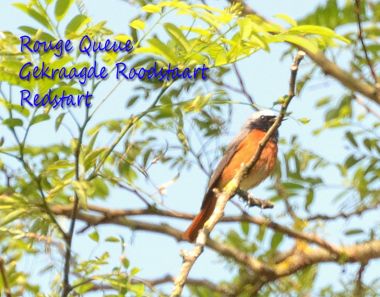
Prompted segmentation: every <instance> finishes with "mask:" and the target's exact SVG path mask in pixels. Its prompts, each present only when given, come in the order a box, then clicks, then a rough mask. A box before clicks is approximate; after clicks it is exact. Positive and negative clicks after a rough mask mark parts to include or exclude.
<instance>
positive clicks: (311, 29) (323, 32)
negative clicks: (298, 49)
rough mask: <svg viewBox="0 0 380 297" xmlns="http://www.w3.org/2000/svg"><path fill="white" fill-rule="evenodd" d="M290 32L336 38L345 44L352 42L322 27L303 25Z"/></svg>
mask: <svg viewBox="0 0 380 297" xmlns="http://www.w3.org/2000/svg"><path fill="white" fill-rule="evenodd" d="M289 32H296V33H298V32H299V33H305V34H316V35H320V36H326V37H330V38H336V39H339V40H341V41H343V42H345V43H350V41H349V40H348V39H347V38H345V37H343V36H340V35H339V34H336V33H335V32H334V31H333V30H331V29H329V28H326V27H321V26H314V25H301V26H296V27H293V28H291V29H290V30H289Z"/></svg>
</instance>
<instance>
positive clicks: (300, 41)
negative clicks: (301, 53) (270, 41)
mask: <svg viewBox="0 0 380 297" xmlns="http://www.w3.org/2000/svg"><path fill="white" fill-rule="evenodd" d="M279 38H280V39H282V40H283V41H287V42H289V43H292V44H295V45H299V46H301V47H303V48H305V49H307V50H309V51H310V52H312V53H316V52H318V50H319V49H318V46H316V45H315V44H314V43H313V42H311V41H310V40H308V39H306V38H304V37H301V36H297V35H292V34H281V35H279Z"/></svg>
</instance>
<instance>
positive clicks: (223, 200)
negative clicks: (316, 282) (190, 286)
mask: <svg viewBox="0 0 380 297" xmlns="http://www.w3.org/2000/svg"><path fill="white" fill-rule="evenodd" d="M304 56H305V53H304V52H303V51H299V52H298V53H297V55H296V57H295V58H294V62H293V64H292V66H291V68H290V69H291V74H290V83H289V92H288V96H287V97H286V98H285V99H284V101H283V103H282V107H281V111H280V114H279V116H278V117H277V118H276V121H275V122H274V123H273V125H272V127H271V128H270V129H269V130H268V131H267V133H266V134H265V136H264V138H263V139H262V140H261V141H260V143H259V146H258V149H257V150H256V153H255V154H254V156H253V157H252V158H251V160H250V161H249V162H248V163H247V164H243V166H242V167H241V169H240V170H239V171H238V172H237V173H236V175H235V176H234V178H233V179H232V181H230V182H229V183H228V184H227V186H225V187H224V189H223V192H222V193H217V194H218V199H217V203H216V207H215V210H214V212H213V213H212V215H211V217H210V218H209V219H208V221H207V222H206V224H205V226H204V227H203V229H201V230H200V232H199V234H198V236H197V239H196V245H195V247H194V249H193V250H192V251H191V252H185V251H184V252H182V256H183V263H182V268H181V271H180V273H179V275H178V277H177V278H176V281H175V284H174V287H173V290H172V293H171V295H170V296H171V297H179V296H181V294H182V290H183V287H184V286H185V283H186V280H187V277H188V275H189V273H190V270H191V268H192V267H193V265H194V263H195V262H196V260H197V259H198V257H199V256H200V255H201V254H202V252H203V248H204V246H205V244H206V242H207V238H208V236H209V234H210V232H211V231H212V229H213V228H214V227H215V225H216V224H217V223H218V221H219V220H220V219H221V218H222V217H223V212H224V208H225V206H226V204H227V202H228V200H229V199H230V198H231V197H232V196H233V195H234V194H235V193H236V191H237V190H238V189H239V185H240V182H241V180H242V179H243V178H244V177H245V176H246V175H247V173H248V172H249V170H250V169H251V168H253V167H254V166H255V164H256V163H257V161H258V160H259V158H260V155H261V153H262V151H263V150H264V148H265V145H266V144H267V142H268V141H269V140H270V138H271V137H272V136H273V135H274V133H275V132H276V131H277V129H278V128H279V127H280V125H281V122H282V120H283V118H284V117H285V114H286V110H287V108H288V106H289V104H290V101H291V100H292V99H293V97H294V96H295V84H296V77H297V72H298V66H299V64H300V62H301V61H302V59H303V57H304ZM251 260H252V259H251ZM252 266H253V267H254V268H255V270H262V271H265V273H266V274H267V275H269V276H271V275H272V274H273V271H272V270H271V269H267V267H266V266H263V265H262V263H261V262H259V261H254V262H253V263H252Z"/></svg>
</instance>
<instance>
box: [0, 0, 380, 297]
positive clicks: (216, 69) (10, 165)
mask: <svg viewBox="0 0 380 297" xmlns="http://www.w3.org/2000/svg"><path fill="white" fill-rule="evenodd" d="M74 2H76V5H74ZM135 2H136V3H135V5H136V6H137V7H138V11H139V12H140V14H139V15H136V16H133V19H132V20H131V21H130V23H129V27H128V32H113V30H111V28H109V27H108V26H107V24H106V22H105V21H101V22H98V23H95V22H94V20H92V19H91V18H90V16H88V15H87V13H86V9H85V6H84V4H83V2H82V1H63V0H45V1H44V3H42V1H40V0H30V1H26V3H24V2H22V3H15V4H14V6H15V7H16V8H18V9H19V10H21V11H22V12H24V13H25V14H26V15H28V16H29V17H30V20H31V21H33V22H31V23H30V24H29V22H28V24H27V25H22V26H20V27H19V29H20V30H21V31H22V32H25V33H26V34H28V35H30V36H31V38H32V40H33V41H36V40H41V41H46V42H50V41H52V42H53V43H54V42H56V41H58V40H59V39H61V38H62V37H63V36H64V38H66V39H72V40H73V41H74V42H78V40H79V39H80V38H81V37H82V36H83V35H88V36H91V37H92V38H93V39H94V40H99V41H101V40H104V39H107V38H108V39H111V40H117V41H121V42H127V40H129V39H131V40H133V42H134V45H135V46H134V51H133V53H132V54H128V55H127V54H120V53H118V54H116V53H100V54H99V55H96V56H95V57H92V58H84V59H78V57H79V54H78V52H75V53H72V55H68V54H65V55H63V56H62V57H60V58H57V57H56V56H54V54H53V53H51V52H50V53H43V52H39V53H35V54H31V53H29V52H20V50H19V39H18V37H17V36H16V34H15V33H12V32H8V31H4V32H0V91H1V92H0V104H1V109H0V116H1V117H0V120H1V124H0V125H1V134H0V137H1V139H0V156H1V158H0V172H1V174H2V177H1V179H0V180H1V181H2V183H1V184H0V249H1V255H0V265H1V266H2V267H0V268H3V270H5V271H6V280H7V285H6V284H5V282H4V276H3V278H0V289H2V290H5V289H7V287H9V288H10V289H11V291H12V296H26V295H27V294H28V295H30V296H59V295H61V293H62V291H64V289H65V284H64V280H63V279H64V277H65V275H64V272H62V271H63V269H62V267H61V264H59V265H57V263H62V262H66V264H67V263H68V265H69V268H70V280H71V283H70V286H69V287H68V286H66V287H67V288H69V289H70V292H71V293H72V294H73V296H74V294H76V295H78V296H85V295H88V294H92V292H93V291H107V292H108V291H110V292H112V293H110V294H109V295H106V296H150V295H154V296H158V295H160V294H161V293H160V292H159V291H158V289H156V288H155V284H151V283H149V282H145V281H144V280H141V278H140V272H139V269H138V268H136V267H133V259H129V255H128V253H127V252H126V250H125V247H126V243H125V239H124V237H123V236H120V237H119V236H117V235H115V234H113V235H111V236H105V233H102V231H103V230H101V229H100V228H99V229H98V228H97V227H94V228H93V227H91V226H92V225H98V224H99V225H100V224H102V223H103V222H109V220H111V221H112V222H114V223H115V222H116V223H117V224H119V225H123V226H127V227H129V228H131V229H135V230H139V226H138V224H137V223H136V222H134V221H133V220H130V219H129V217H128V216H123V215H120V214H113V216H111V217H108V216H107V213H106V212H105V211H104V209H102V208H101V207H100V206H96V205H97V203H98V202H105V203H108V202H109V201H110V199H111V196H112V191H114V190H115V189H118V190H120V189H121V190H125V191H127V192H128V193H132V194H134V195H136V196H137V197H138V198H139V199H141V201H143V203H144V204H145V206H146V204H148V210H149V211H151V212H152V213H154V211H157V210H159V209H161V204H160V201H159V200H160V199H157V196H159V197H160V198H161V197H162V196H164V194H165V192H166V189H167V187H169V186H170V185H171V184H173V183H175V182H176V181H177V180H178V179H179V178H180V176H179V174H178V172H181V171H182V170H185V169H193V168H194V167H199V168H200V169H201V170H203V171H204V172H205V173H206V174H209V173H210V170H211V169H212V168H214V165H215V160H217V158H218V157H219V155H220V153H221V152H222V149H223V148H221V146H220V144H219V142H218V141H219V140H220V138H221V137H222V135H223V134H224V133H225V132H226V130H227V127H228V126H229V124H230V123H231V119H232V116H233V111H234V109H235V106H236V103H241V102H237V101H236V100H232V99H231V98H232V96H231V93H230V89H231V88H230V89H229V88H228V87H229V86H230V84H229V83H225V81H226V80H227V81H228V79H229V77H230V76H231V75H233V73H234V72H233V71H232V70H233V69H234V68H233V67H234V65H235V64H236V63H237V62H238V61H241V60H243V59H247V58H249V57H250V56H252V55H254V54H256V53H257V52H259V51H267V52H269V51H270V49H271V48H272V47H273V45H274V44H279V43H280V44H289V43H290V44H292V45H293V46H302V47H303V48H305V49H307V50H309V51H310V52H312V53H317V52H318V51H325V52H326V53H328V54H329V55H331V57H332V59H335V58H336V60H338V59H337V58H338V57H340V55H343V54H344V55H349V56H350V57H351V58H352V59H347V60H348V61H349V62H348V65H347V67H346V69H347V71H349V72H350V73H352V75H353V76H354V77H355V78H357V79H359V80H363V81H366V82H368V83H371V84H373V81H371V80H372V79H371V76H370V75H369V74H368V72H369V70H368V65H367V59H366V57H365V52H364V51H363V50H362V49H361V48H360V46H359V45H358V44H359V40H358V35H357V29H356V22H357V18H356V17H355V14H354V13H353V12H354V10H355V7H354V6H353V4H352V3H351V2H347V3H344V4H343V5H340V4H339V3H338V2H337V1H335V0H328V1H327V2H326V3H325V4H323V5H320V6H319V7H317V8H316V9H315V10H314V11H313V12H312V13H310V14H309V15H308V16H306V17H305V18H303V19H300V20H295V19H293V18H292V17H290V16H287V15H284V14H279V15H277V16H276V18H277V20H278V22H279V23H275V22H269V21H266V20H264V19H263V18H262V17H260V16H258V15H255V14H244V13H243V12H242V8H243V7H242V6H241V5H238V4H234V5H231V6H229V7H227V8H225V9H221V8H216V7H211V6H208V5H206V4H199V3H198V4H193V3H188V1H159V2H157V3H154V2H151V1H135ZM363 3H364V5H363V7H362V8H361V15H362V22H366V26H364V31H363V34H364V36H365V42H366V44H367V51H368V53H367V55H369V58H370V59H371V60H372V61H373V63H374V65H376V64H378V62H379V54H378V52H379V51H378V49H379V46H378V41H379V34H380V31H379V30H378V28H377V26H376V25H377V23H378V18H379V13H378V12H379V11H380V9H379V3H377V2H368V3H367V2H363ZM173 16H175V17H177V18H180V19H181V22H178V23H177V22H173V21H172V19H171V18H172V17H173ZM283 22H285V23H286V26H281V25H280V23H283ZM336 32H339V33H341V34H337V33H336ZM293 46H289V50H288V51H286V52H285V55H289V54H290V53H292V50H293ZM92 59H96V61H98V62H99V63H101V64H102V65H107V66H109V67H111V68H112V66H113V65H114V64H115V63H116V62H120V61H123V62H128V64H129V65H130V66H131V67H136V68H138V67H146V68H148V67H150V66H152V65H153V63H154V62H157V63H158V64H159V65H160V66H165V65H168V64H169V63H170V64H172V65H177V66H178V67H180V68H184V67H195V66H197V65H203V64H204V65H207V67H209V68H211V71H212V80H210V81H208V82H207V83H204V82H202V81H196V82H189V81H186V80H183V81H180V80H177V81H174V82H160V81H158V80H156V81H155V80H144V81H141V82H139V84H135V85H134V89H133V92H131V93H130V94H129V95H127V96H126V98H124V99H125V106H126V108H127V109H128V112H129V111H131V112H130V113H128V115H126V116H125V118H121V119H119V118H113V117H112V116H111V115H110V116H108V117H107V118H106V119H102V120H99V121H98V122H95V120H94V118H96V117H95V116H96V115H97V113H98V112H99V110H100V108H101V106H102V104H104V102H105V101H107V100H108V99H109V98H111V97H112V93H113V90H112V91H111V92H110V93H109V94H108V95H107V96H105V97H104V99H103V100H95V101H94V102H93V103H94V105H95V106H94V107H93V108H91V109H85V110H84V111H83V117H81V118H80V119H79V116H78V115H75V114H73V112H71V111H67V110H60V111H58V110H55V111H54V110H53V109H52V108H51V106H48V107H45V108H35V109H29V108H26V107H22V106H20V105H19V104H18V103H17V102H15V101H14V100H12V98H13V96H12V94H13V93H16V92H17V91H18V89H19V88H24V89H28V90H30V91H35V92H38V93H41V94H44V93H46V92H47V91H48V90H49V89H51V90H52V94H53V95H54V94H59V93H62V91H67V92H70V93H73V94H81V93H83V92H84V91H85V90H91V92H93V93H96V92H98V91H99V89H100V88H101V85H102V83H96V82H95V81H93V82H90V83H88V84H87V85H86V86H84V87H82V86H81V85H80V84H79V83H78V82H77V81H68V80H59V79H56V80H36V79H31V80H30V81H28V82H26V81H24V80H20V79H19V70H20V67H21V66H22V65H23V64H24V63H26V62H32V63H33V64H34V65H39V66H41V65H42V63H45V64H46V65H48V66H50V67H52V68H54V67H62V66H66V67H83V66H86V65H89V64H90V63H91V62H92ZM338 62H340V61H338ZM363 69H364V70H363ZM365 69H366V70H365ZM113 71H114V70H113ZM305 73H306V75H305V76H304V77H303V78H302V79H301V82H300V84H299V86H300V90H299V91H302V89H303V88H305V87H307V86H308V85H309V84H312V83H313V82H314V81H316V80H317V79H320V76H321V73H320V72H319V71H318V69H317V68H316V67H315V66H311V67H310V69H308V71H305ZM118 86H119V85H117V86H116V88H117V87H118ZM8 90H9V92H8ZM242 93H244V91H242ZM357 96H358V95H357V94H355V93H354V92H353V91H352V90H349V89H343V90H341V94H340V96H339V98H336V97H334V96H333V95H332V94H327V96H324V97H323V98H320V100H318V102H316V103H315V110H317V111H318V112H321V114H324V119H323V120H322V121H321V125H320V127H318V128H316V129H315V130H314V131H312V132H313V133H312V134H313V139H316V141H317V139H318V137H321V136H323V135H324V133H329V132H331V131H337V132H338V133H340V134H339V135H341V137H342V142H344V144H345V146H346V148H345V149H346V150H345V151H346V155H344V156H342V160H331V159H329V158H328V156H327V157H326V156H323V155H319V154H317V153H316V152H314V151H313V150H311V149H310V148H306V147H304V143H302V141H301V140H300V139H299V138H298V137H297V135H294V136H293V137H291V138H290V139H289V140H285V139H282V140H281V146H282V148H283V149H281V155H280V158H279V165H278V166H277V170H276V172H275V174H274V178H273V182H272V183H271V185H270V186H269V187H268V196H269V198H270V199H271V201H273V202H276V203H277V205H278V206H276V207H279V208H280V209H282V210H283V213H282V214H279V216H278V217H276V219H277V221H281V224H283V225H284V226H286V227H288V228H290V229H291V230H293V231H294V232H301V233H302V232H306V233H314V232H321V233H322V232H323V230H325V228H327V227H328V224H329V221H330V220H332V221H335V220H336V219H341V218H344V217H350V216H351V215H350V213H351V214H355V213H356V214H360V213H362V212H365V211H367V210H372V209H374V208H376V207H377V206H378V205H379V195H380V192H379V176H380V166H379V165H380V163H379V162H380V143H379V137H378V132H377V130H378V127H379V122H378V121H376V120H374V119H373V118H371V117H370V111H371V108H372V106H370V108H368V107H367V108H366V109H364V110H360V107H359V106H358V104H357V103H355V102H358V101H357V100H356V99H357ZM280 100H281V99H280ZM280 100H279V101H280ZM355 100H356V101H355ZM272 101H273V105H274V106H275V105H276V104H278V103H279V101H277V102H276V101H275V100H272ZM360 102H361V101H360ZM251 103H252V102H249V105H251ZM375 108H376V107H375ZM298 121H299V122H300V123H302V124H303V125H308V124H309V123H310V119H309V115H307V114H305V115H304V117H302V118H300V119H298ZM45 124H48V125H51V126H54V127H55V131H56V132H57V133H63V131H66V132H67V131H68V132H69V134H68V135H69V137H66V138H65V141H63V142H62V143H59V142H55V141H50V140H49V141H46V143H43V144H41V145H33V144H32V142H31V141H30V138H31V137H32V136H30V134H31V133H32V132H31V131H35V130H38V131H40V132H41V133H44V125H45ZM72 127H75V130H74V129H72ZM65 129H66V130H65ZM105 139H110V141H108V142H107V141H105ZM207 156H212V159H208V158H207ZM157 166H162V168H165V170H167V171H168V172H170V174H171V176H173V178H172V179H171V180H170V181H169V182H167V183H166V184H164V185H160V186H159V185H155V184H154V182H153V179H152V176H153V175H157V171H155V170H156V168H157ZM326 172H327V173H329V176H331V172H334V175H335V176H336V177H337V178H336V180H334V181H330V180H329V179H328V178H326V177H325V176H326ZM332 183H334V184H332ZM335 183H336V184H335ZM152 184H153V186H152ZM331 187H334V189H335V191H331V193H330V194H329V198H328V199H330V200H331V201H332V202H331V203H334V205H343V206H344V205H347V203H349V205H350V206H351V208H352V209H353V210H352V209H351V212H350V213H348V214H347V211H346V210H342V212H341V213H338V214H333V215H329V214H328V215H324V214H319V209H318V207H317V205H318V199H323V198H321V196H320V191H322V190H326V189H327V190H328V189H330V188H331ZM147 189H149V190H147ZM152 192H154V193H153V194H152ZM76 203H77V204H78V207H79V209H80V211H79V213H76V212H75V210H74V211H73V205H75V204H76ZM74 208H75V206H74ZM62 217H66V218H69V220H67V221H69V223H70V222H72V221H73V220H74V221H75V220H79V221H82V222H84V223H86V224H87V225H86V224H82V225H81V226H80V227H81V230H77V229H79V227H78V228H77V229H75V228H74V229H75V231H78V232H79V233H85V234H86V236H88V240H89V241H91V243H93V244H95V245H97V246H101V245H111V246H112V248H113V249H114V248H117V249H119V250H120V255H119V256H120V257H119V258H118V260H116V261H115V259H113V258H112V256H113V255H112V254H110V253H109V252H104V253H102V254H101V255H97V256H93V255H91V256H89V258H88V259H82V258H81V255H80V253H78V252H77V251H76V250H75V249H72V247H71V241H70V240H71V239H72V240H74V242H75V239H76V235H77V234H76V233H75V232H74V233H72V234H71V235H70V233H69V232H70V231H69V230H66V229H68V228H64V227H62V226H64V225H65V224H66V223H67V221H64V220H63V219H62ZM73 217H75V218H74V219H73ZM268 219H269V220H271V219H273V218H268ZM260 222H261V221H260ZM143 223H144V222H143ZM256 225H258V226H256ZM256 225H255V224H254V223H252V222H248V221H245V220H242V221H241V222H240V224H239V226H238V227H237V228H234V229H231V230H228V231H227V232H225V233H224V234H222V235H221V237H219V238H218V240H219V242H220V243H221V244H224V245H226V246H228V247H232V248H235V249H237V250H239V251H241V252H244V253H246V254H248V255H250V256H254V257H255V258H257V259H259V260H261V261H263V262H265V263H268V265H275V264H277V263H282V261H286V256H287V253H291V252H293V251H298V252H299V251H300V252H302V251H305V250H307V249H309V248H310V246H309V244H308V243H306V242H305V241H302V240H300V239H297V238H295V237H292V236H290V235H289V234H287V233H286V232H284V231H283V229H279V228H277V230H276V229H275V228H270V227H268V226H267V225H269V224H267V223H262V224H259V223H257V224H256ZM144 226H145V225H144ZM159 226H161V227H162V225H159ZM74 227H75V226H74ZM89 228H90V230H88V229H89ZM140 228H141V229H142V230H145V229H144V228H142V227H141V226H140ZM74 229H73V230H74ZM343 233H344V235H345V236H346V237H347V238H351V237H353V238H355V239H357V240H360V241H370V240H374V239H376V238H378V237H379V234H378V230H377V228H376V226H375V225H372V224H371V225H368V226H367V225H365V224H363V226H361V228H357V227H351V226H350V225H347V228H345V230H343ZM68 234H69V235H68ZM322 234H323V233H322ZM70 236H71V237H72V238H70ZM174 237H175V236H174ZM67 249H68V250H69V256H67V253H66V254H65V250H67ZM47 251H48V253H47ZM47 254H49V255H52V257H54V259H59V260H56V261H45V262H42V263H47V264H46V265H44V266H45V267H42V271H41V273H42V275H44V276H46V275H48V274H51V275H54V277H52V278H51V281H50V282H49V284H47V285H46V284H44V285H43V284H37V283H36V281H35V280H33V277H32V274H33V273H34V272H33V271H31V272H28V271H26V270H25V269H23V266H22V263H23V261H25V259H28V257H39V258H41V259H45V258H46V257H47ZM284 259H285V260H284ZM45 260H46V259H45ZM222 261H223V262H225V263H226V265H227V266H228V267H230V268H231V271H233V273H231V279H228V280H226V281H223V282H221V283H219V284H216V285H212V284H211V285H210V283H209V282H201V283H197V284H195V285H194V284H191V283H190V282H189V290H190V292H191V293H192V294H193V295H194V296H225V295H226V294H227V293H228V294H229V295H230V296H240V297H243V296H252V294H255V293H257V292H258V291H259V296H272V295H279V294H280V295H289V296H293V295H297V296H308V295H310V294H313V292H315V291H318V292H319V294H320V295H321V296H339V294H340V295H342V296H343V294H347V292H350V293H349V294H351V295H352V296H354V294H356V291H355V290H357V287H353V286H352V282H351V283H347V284H345V285H344V286H345V290H344V291H342V292H337V290H336V288H335V287H334V288H333V287H328V286H327V287H324V288H316V286H315V284H316V279H317V277H318V275H319V265H310V266H308V267H306V268H304V269H301V270H298V271H296V272H295V273H292V274H290V275H289V276H286V277H283V278H281V279H278V280H276V281H273V282H272V283H270V284H268V285H265V286H264V284H262V285H263V286H259V287H258V286H256V285H255V282H254V281H258V283H260V278H257V276H254V275H252V271H250V270H249V269H247V267H245V266H244V265H241V264H237V263H235V262H234V261H233V260H231V259H228V258H225V257H223V259H222ZM339 261H342V263H344V262H345V259H343V260H341V259H338V260H337V262H339ZM284 263H286V262H284ZM57 266H59V267H57ZM252 280H253V281H252ZM362 289H363V292H364V293H363V296H365V294H368V296H375V295H376V294H378V292H379V288H378V284H377V283H376V281H374V282H373V283H372V284H368V285H367V286H364V285H363V288H362ZM46 292H48V293H46ZM345 296H346V295H345Z"/></svg>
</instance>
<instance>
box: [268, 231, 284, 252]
mask: <svg viewBox="0 0 380 297" xmlns="http://www.w3.org/2000/svg"><path fill="white" fill-rule="evenodd" d="M283 238H284V234H282V233H279V232H276V233H274V235H273V237H272V240H271V243H270V246H271V250H272V251H275V250H276V249H277V248H278V246H279V245H280V243H281V241H282V239H283Z"/></svg>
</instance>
